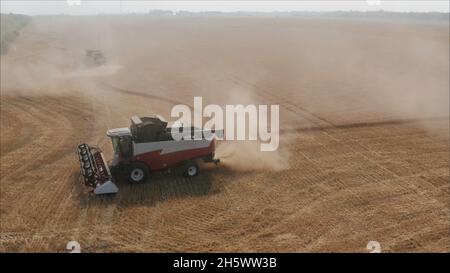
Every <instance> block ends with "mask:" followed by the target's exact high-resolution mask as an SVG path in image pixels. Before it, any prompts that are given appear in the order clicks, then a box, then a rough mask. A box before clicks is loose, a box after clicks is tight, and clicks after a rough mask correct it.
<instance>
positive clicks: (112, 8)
mask: <svg viewBox="0 0 450 273" xmlns="http://www.w3.org/2000/svg"><path fill="white" fill-rule="evenodd" d="M0 3H1V12H2V13H10V12H11V13H21V14H30V15H36V14H73V15H82V14H97V13H121V12H122V13H130V12H135V13H145V12H148V11H149V10H151V9H165V10H172V11H179V10H188V11H224V12H227V11H260V12H270V11H291V10H307V11H333V10H359V11H370V10H380V9H383V10H389V11H415V12H427V11H440V12H449V1H448V0H440V1H414V0H412V1H390V0H389V1H387V0H381V1H380V0H369V1H365V0H361V1H358V0H352V1H148V0H147V1H118V0H116V1H87V0H81V1H78V0H53V1H24V0H15V1H3V0H1V2H0Z"/></svg>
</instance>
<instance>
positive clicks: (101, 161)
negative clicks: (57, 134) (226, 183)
mask: <svg viewBox="0 0 450 273" xmlns="http://www.w3.org/2000/svg"><path fill="white" fill-rule="evenodd" d="M178 129H181V128H178ZM189 129H190V130H191V134H192V136H194V132H195V131H196V130H201V129H197V128H194V127H191V128H189ZM171 130H172V128H171V127H168V126H167V122H166V121H165V120H164V119H163V118H161V117H160V116H155V117H142V118H139V117H137V116H133V117H132V118H131V126H130V128H118V129H111V130H108V132H107V133H106V135H107V136H108V137H110V138H111V141H112V146H113V149H114V157H113V159H112V161H111V164H110V165H108V163H107V161H106V160H105V158H104V156H103V153H102V151H101V150H100V149H99V148H96V147H91V146H89V145H87V144H80V145H78V157H79V160H80V164H81V173H82V175H83V178H84V183H85V184H86V185H87V186H89V187H91V188H93V191H94V193H95V194H108V193H116V192H117V191H118V188H117V186H116V185H115V183H114V181H115V177H116V176H117V175H118V174H122V175H124V176H125V177H126V178H127V180H128V181H129V182H130V183H141V182H144V181H146V180H147V178H148V176H149V173H150V172H151V171H152V172H153V171H159V170H164V169H169V168H172V167H176V168H177V169H181V170H182V171H183V173H184V175H185V176H188V177H192V176H196V175H197V173H198V165H197V163H198V161H199V160H201V161H204V162H211V163H215V164H217V163H218V162H219V160H218V159H215V158H214V152H215V142H216V139H215V137H213V138H212V139H206V138H204V137H203V138H202V139H183V140H178V141H177V140H174V139H173V138H172V134H171ZM203 132H204V131H203ZM203 132H202V135H203Z"/></svg>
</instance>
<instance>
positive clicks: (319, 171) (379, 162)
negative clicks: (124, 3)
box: [0, 16, 450, 252]
mask: <svg viewBox="0 0 450 273" xmlns="http://www.w3.org/2000/svg"><path fill="white" fill-rule="evenodd" d="M90 48H94V49H100V50H102V51H103V52H104V53H105V55H106V56H107V58H108V65H106V66H104V67H101V68H95V69H93V68H89V69H88V68H85V67H83V65H82V63H83V58H84V53H85V50H86V49H90ZM448 49H449V27H448V25H438V24H420V23H413V22H410V23H402V22H395V21H391V22H381V21H378V22H375V21H373V22H368V21H355V20H326V19H321V20H318V19H314V20H313V19H299V18H297V19H291V18H148V17H144V16H142V17H125V18H118V17H114V16H108V17H107V16H103V17H84V18H82V19H81V18H78V17H63V16H60V17H37V18H33V20H32V21H31V22H30V23H29V24H28V25H27V26H26V27H25V28H24V29H23V30H22V31H21V33H20V36H19V37H18V38H17V40H16V41H15V43H14V44H13V45H12V46H11V48H10V51H9V53H8V54H6V55H3V56H2V57H1V168H0V172H1V180H0V190H1V191H0V213H1V222H0V232H1V233H0V251H1V252H5V251H17V252H36V251H49V252H64V251H66V250H65V247H66V244H67V242H68V241H71V240H76V241H78V242H79V243H80V244H81V248H82V251H83V252H124V251H133V252H134V251H137V252H141V251H146V252H154V251H162V252H167V251H211V252H218V251H238V252H240V251H250V252H263V251H264V252H277V251H283V252H285V251H286V252H309V251H313V252H330V251H337V252H347V251H352V252H353V251H354V252H367V251H368V250H367V249H366V245H367V243H368V241H372V240H375V241H378V242H380V244H381V248H382V251H385V252H422V251H424V252H429V251H432V252H448V251H450V249H449V245H450V234H449V228H450V224H449V220H450V219H449V217H450V214H449V207H450V199H449V198H450V197H449V187H450V184H449V154H448V151H449V122H448V109H449V105H448V101H449V100H448V99H449V98H448V90H449V77H448V75H449V51H448ZM194 95H201V96H203V98H204V103H217V104H220V105H224V104H226V103H233V104H236V103H241V104H249V103H255V104H259V103H262V104H279V105H280V129H281V136H280V138H281V144H280V149H279V151H277V152H275V153H260V152H258V151H257V150H256V149H257V148H258V147H259V146H256V145H247V144H239V143H222V144H220V146H219V148H218V154H219V155H223V163H222V164H221V165H219V166H218V167H205V168H203V169H202V172H201V174H200V175H199V176H198V177H196V178H194V179H187V178H182V177H178V176H176V175H173V174H154V175H152V176H151V178H150V180H149V181H148V182H147V183H145V184H141V185H127V184H126V183H120V182H119V188H120V191H119V193H118V194H117V195H115V196H93V195H91V194H89V193H87V192H86V190H85V189H84V187H83V186H82V183H81V180H80V178H79V165H78V161H77V157H76V155H75V147H76V145H77V144H78V143H80V142H87V143H91V144H96V145H98V146H100V147H102V148H103V149H104V150H105V152H106V154H107V156H108V157H109V156H111V152H112V151H111V147H110V146H111V145H110V143H109V139H108V138H107V137H105V131H106V130H107V129H108V128H114V127H122V126H127V125H128V122H129V121H128V119H129V117H130V116H131V115H133V114H138V115H141V116H144V115H149V114H152V113H158V114H162V115H163V116H165V117H167V118H168V117H169V114H170V110H171V108H172V106H173V105H174V104H177V103H185V104H192V103H193V96H194Z"/></svg>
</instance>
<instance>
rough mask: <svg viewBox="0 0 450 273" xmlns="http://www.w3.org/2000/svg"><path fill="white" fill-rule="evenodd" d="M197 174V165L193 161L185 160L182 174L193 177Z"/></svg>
mask: <svg viewBox="0 0 450 273" xmlns="http://www.w3.org/2000/svg"><path fill="white" fill-rule="evenodd" d="M197 174H198V165H197V164H196V163H195V162H193V161H192V162H191V161H190V162H187V163H186V165H185V167H184V173H183V175H184V176H186V177H194V176H196V175H197Z"/></svg>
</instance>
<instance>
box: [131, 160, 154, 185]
mask: <svg viewBox="0 0 450 273" xmlns="http://www.w3.org/2000/svg"><path fill="white" fill-rule="evenodd" d="M148 174H149V171H148V167H147V165H145V164H144V163H140V162H137V163H133V164H131V165H130V166H129V167H128V171H127V180H128V182H130V183H132V184H139V183H143V182H145V181H146V180H147V178H148Z"/></svg>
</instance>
